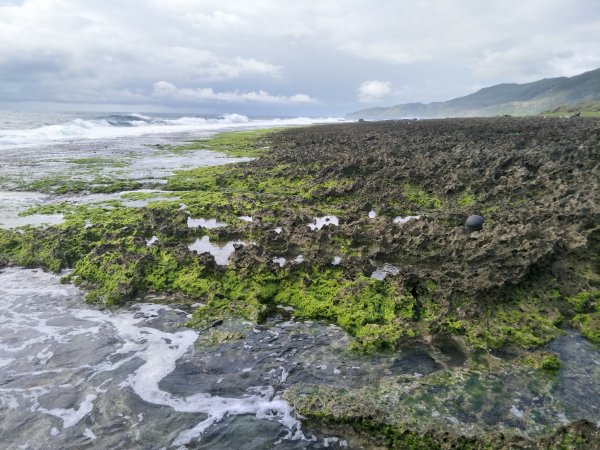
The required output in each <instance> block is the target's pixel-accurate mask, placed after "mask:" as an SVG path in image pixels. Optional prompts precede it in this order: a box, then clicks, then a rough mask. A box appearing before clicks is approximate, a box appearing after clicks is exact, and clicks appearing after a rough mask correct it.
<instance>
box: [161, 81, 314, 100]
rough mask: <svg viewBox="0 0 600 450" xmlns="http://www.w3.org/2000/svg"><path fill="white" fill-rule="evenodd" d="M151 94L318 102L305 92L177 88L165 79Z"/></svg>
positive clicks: (202, 98) (213, 98)
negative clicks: (285, 92) (273, 93)
mask: <svg viewBox="0 0 600 450" xmlns="http://www.w3.org/2000/svg"><path fill="white" fill-rule="evenodd" d="M152 95H154V96H156V97H159V98H169V99H173V100H177V101H180V102H219V103H248V102H250V103H270V104H294V103H296V104H298V103H318V101H317V100H316V99H314V98H311V97H309V96H308V95H306V94H295V95H291V96H285V95H272V94H269V93H268V92H267V91H263V90H259V91H249V92H240V91H227V92H215V91H214V90H213V89H212V88H210V87H204V88H195V89H192V88H177V87H176V86H175V85H174V84H172V83H169V82H167V81H158V82H157V83H155V84H154V90H153V92H152Z"/></svg>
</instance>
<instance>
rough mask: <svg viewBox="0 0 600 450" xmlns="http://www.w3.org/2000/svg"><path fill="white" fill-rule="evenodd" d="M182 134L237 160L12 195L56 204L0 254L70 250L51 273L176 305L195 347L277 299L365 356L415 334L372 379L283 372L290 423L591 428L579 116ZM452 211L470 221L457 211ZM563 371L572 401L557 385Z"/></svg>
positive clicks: (411, 429) (519, 431)
mask: <svg viewBox="0 0 600 450" xmlns="http://www.w3.org/2000/svg"><path fill="white" fill-rule="evenodd" d="M198 148H209V149H213V150H219V151H222V152H225V153H227V154H229V155H230V156H236V157H239V156H244V157H252V158H254V159H253V160H251V161H249V162H242V163H237V164H232V165H226V166H217V167H205V168H198V169H193V170H186V171H179V172H177V173H176V174H175V175H173V176H172V177H170V178H168V180H167V183H166V185H164V186H163V185H161V186H160V188H161V194H160V196H161V198H156V197H157V196H156V194H151V193H142V192H139V193H135V192H134V193H130V194H128V199H129V200H132V199H134V200H136V199H137V200H140V199H143V200H145V201H147V204H146V205H145V206H143V207H141V208H130V207H127V206H125V205H123V202H120V201H118V200H111V201H110V202H104V203H102V202H100V203H97V204H85V205H82V204H72V203H69V202H56V203H52V204H47V205H42V206H40V207H36V208H33V209H31V210H29V211H27V212H26V213H25V214H51V213H57V212H60V213H61V214H64V218H65V221H64V223H63V224H60V225H56V226H51V227H47V228H33V227H27V228H23V229H21V230H19V231H14V230H0V264H2V265H11V264H14V265H20V266H25V267H42V268H45V269H47V270H51V271H55V272H58V271H60V270H62V269H65V268H71V269H73V271H72V272H71V273H70V274H69V275H68V276H67V277H66V278H65V279H64V280H65V282H73V283H76V284H78V285H80V286H82V287H84V288H85V289H86V290H87V292H88V300H89V301H91V302H94V303H97V304H99V305H102V306H108V307H115V306H118V305H120V304H123V303H124V302H128V301H139V300H141V299H145V300H149V299H150V300H153V301H164V302H169V303H175V304H180V305H183V306H185V307H187V308H190V309H191V310H193V311H194V312H193V317H192V319H191V320H190V322H189V324H188V325H189V326H192V327H196V328H198V329H201V330H209V331H210V332H211V334H212V335H214V339H213V341H214V342H213V343H216V344H219V343H222V342H227V341H235V340H237V339H241V338H242V337H243V336H242V335H240V334H239V333H237V332H231V331H230V330H227V329H226V328H224V327H223V325H222V324H223V323H228V320H229V319H232V318H234V319H235V318H239V319H244V320H250V321H252V322H255V323H261V322H265V320H267V319H268V318H272V317H273V316H274V315H276V314H279V313H280V312H281V310H282V308H287V309H285V310H286V311H287V310H290V311H292V312H291V314H293V317H294V318H295V319H296V320H308V319H312V320H324V321H328V322H331V323H334V324H337V325H339V326H340V327H341V328H342V329H343V330H345V331H346V332H347V333H349V334H350V335H351V336H353V339H352V340H351V342H350V343H349V345H348V351H350V352H354V353H355V354H358V355H365V356H364V357H365V358H367V357H372V355H382V356H381V357H385V358H391V360H392V361H396V360H398V361H399V362H398V363H397V364H402V357H401V356H399V355H403V354H405V353H403V351H404V350H403V349H406V348H413V349H414V346H422V347H423V349H424V350H422V351H421V352H420V353H419V352H417V355H420V356H418V357H416V360H413V359H411V360H410V362H411V365H410V367H411V369H410V370H404V371H403V370H392V371H390V372H389V373H388V374H382V376H381V377H378V378H377V380H376V383H374V384H366V383H365V384H364V385H360V384H357V383H353V384H352V385H344V384H343V383H342V384H340V385H339V386H335V385H332V384H323V385H314V384H306V383H297V384H294V385H292V386H290V387H289V389H288V390H287V392H286V394H285V397H286V399H287V400H288V401H289V402H290V404H292V405H293V406H294V407H295V409H296V410H297V411H298V412H300V413H301V414H302V415H303V416H304V417H306V418H307V419H309V420H310V421H316V423H318V424H320V426H327V427H332V428H334V429H340V427H341V428H343V430H346V432H350V431H349V430H353V431H352V433H356V434H355V435H354V434H353V437H352V438H349V439H350V440H349V442H351V443H352V442H353V443H354V445H356V446H357V447H373V446H377V445H381V446H388V447H397V448H582V449H583V448H594V447H593V446H594V445H596V446H598V445H600V435H599V433H598V428H597V423H596V422H594V421H598V420H600V411H599V410H600V391H599V389H598V387H597V386H598V385H599V384H600V379H599V377H600V369H599V367H598V366H597V365H595V362H594V363H593V364H592V363H590V365H589V366H586V365H585V358H584V357H582V354H581V353H577V350H576V349H577V348H582V346H584V348H585V349H586V351H587V352H591V353H592V354H594V355H596V354H597V353H598V347H597V345H598V343H599V342H600V306H599V305H598V301H599V300H600V291H599V289H598V287H599V286H600V256H599V255H600V186H599V179H600V124H599V122H598V121H597V120H595V119H584V118H576V119H543V118H527V119H516V118H492V119H464V120H459V119H456V120H428V121H412V120H406V121H387V122H378V123H368V122H362V123H352V124H336V125H322V126H313V127H306V128H292V129H287V130H284V131H277V132H265V131H262V132H250V133H234V134H226V135H220V136H217V137H216V138H213V139H212V140H209V141H201V142H199V143H195V144H193V145H191V146H190V147H188V148H185V147H184V148H181V149H178V151H181V152H185V151H190V150H193V149H198ZM117 181H118V180H117ZM147 183H149V184H148V185H141V186H138V187H146V188H148V187H153V188H156V187H157V186H156V185H152V184H151V182H147ZM37 186H44V185H43V183H39V182H38V185H37ZM46 188H47V192H48V193H50V194H52V193H55V192H57V191H55V190H54V191H53V189H57V188H56V186H50V185H47V186H46ZM59 189H60V192H61V193H64V192H71V193H76V194H77V193H80V192H81V191H82V190H84V189H85V185H82V183H78V184H77V185H70V184H69V180H64V182H63V183H62V184H61V185H60V186H59ZM102 189H103V188H102V187H100V188H98V187H96V188H95V192H101V191H102ZM106 190H107V191H108V192H113V191H114V186H107V187H106ZM165 191H166V192H167V193H168V195H166V194H165ZM471 214H479V215H481V216H483V218H484V219H485V223H484V226H483V228H482V229H481V230H469V229H466V228H465V226H464V222H465V219H466V218H467V217H468V216H469V215H471ZM192 305H194V306H192ZM581 336H583V338H582V337H581ZM584 338H585V340H584ZM557 343H558V344H557ZM409 354H411V355H412V354H413V353H410V352H409ZM415 361H416V362H415ZM594 361H595V360H594ZM588 362H589V361H588ZM592 362H593V361H592ZM394 364H396V363H395V362H394ZM413 364H417V366H418V367H419V369H414V370H413ZM573 365H579V368H577V367H572V366H573ZM407 367H408V366H407ZM583 367H585V368H586V373H587V375H585V374H584V373H581V372H580V371H578V370H579V369H582V368H583ZM567 375H569V376H571V381H572V385H571V388H572V389H573V390H574V391H577V392H582V393H585V398H586V399H587V401H588V402H589V403H590V404H589V405H587V406H586V405H583V406H582V405H581V404H579V403H578V402H581V401H582V398H579V397H577V396H576V395H575V396H573V395H571V394H569V395H567V394H564V393H563V394H561V393H560V392H559V391H560V389H563V390H566V391H569V385H568V384H569V381H568V380H565V376H567ZM573 380H575V381H573ZM517 394H518V395H517ZM565 405H566V406H565ZM569 408H570V409H569ZM569 411H570V412H569ZM565 414H567V415H565Z"/></svg>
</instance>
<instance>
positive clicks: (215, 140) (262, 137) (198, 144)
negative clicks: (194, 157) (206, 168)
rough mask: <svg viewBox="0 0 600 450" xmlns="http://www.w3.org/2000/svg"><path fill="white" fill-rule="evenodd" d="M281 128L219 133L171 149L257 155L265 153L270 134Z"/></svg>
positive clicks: (233, 155)
mask: <svg viewBox="0 0 600 450" xmlns="http://www.w3.org/2000/svg"><path fill="white" fill-rule="evenodd" d="M280 130H281V129H267V130H254V131H241V132H237V133H219V134H217V135H215V136H213V137H211V138H208V139H201V140H197V141H194V142H192V143H191V144H187V145H181V146H177V147H169V151H172V152H180V153H183V152H189V151H195V150H211V151H214V152H219V153H224V154H225V155H227V156H231V157H236V158H237V157H257V156H260V155H262V154H264V153H265V152H266V150H267V149H268V147H267V145H268V141H267V138H268V136H269V135H270V134H271V133H274V132H276V131H280Z"/></svg>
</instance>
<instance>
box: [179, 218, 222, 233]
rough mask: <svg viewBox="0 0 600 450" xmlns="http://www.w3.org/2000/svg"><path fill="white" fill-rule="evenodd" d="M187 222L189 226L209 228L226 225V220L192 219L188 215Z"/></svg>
mask: <svg viewBox="0 0 600 450" xmlns="http://www.w3.org/2000/svg"><path fill="white" fill-rule="evenodd" d="M187 224H188V227H189V228H198V227H202V228H206V229H209V230H212V229H216V228H223V227H226V226H227V223H226V222H219V221H218V220H217V219H203V218H198V219H192V218H191V217H188V220H187Z"/></svg>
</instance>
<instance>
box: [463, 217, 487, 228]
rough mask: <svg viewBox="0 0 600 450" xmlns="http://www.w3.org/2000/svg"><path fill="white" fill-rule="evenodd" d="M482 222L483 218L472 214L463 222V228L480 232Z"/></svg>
mask: <svg viewBox="0 0 600 450" xmlns="http://www.w3.org/2000/svg"><path fill="white" fill-rule="evenodd" d="M484 222H485V221H484V220H483V217H481V216H479V215H476V214H474V215H472V216H469V217H467V220H466V221H465V227H466V228H467V229H469V230H481V229H482V228H483V223H484Z"/></svg>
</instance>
